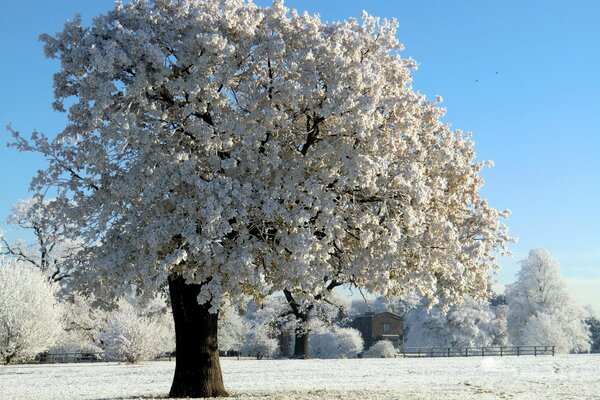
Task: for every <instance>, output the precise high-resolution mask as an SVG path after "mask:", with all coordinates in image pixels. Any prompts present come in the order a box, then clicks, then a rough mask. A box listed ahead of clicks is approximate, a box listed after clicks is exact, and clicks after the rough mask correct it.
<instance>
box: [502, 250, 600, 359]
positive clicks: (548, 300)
mask: <svg viewBox="0 0 600 400" xmlns="http://www.w3.org/2000/svg"><path fill="white" fill-rule="evenodd" d="M506 300H507V304H508V331H509V337H510V340H511V342H512V343H513V344H515V345H536V344H539V345H555V346H557V347H556V351H557V352H570V351H577V352H579V351H587V349H589V331H588V329H587V326H586V324H585V313H584V311H583V309H582V308H581V307H580V306H578V305H577V304H576V303H575V301H574V300H573V298H571V296H570V295H569V293H568V290H567V286H566V284H565V282H564V280H563V279H562V277H561V276H560V266H559V264H558V262H557V261H556V260H555V259H554V258H552V256H551V255H550V253H549V252H548V251H547V250H544V249H535V250H531V251H530V252H529V255H528V257H527V258H526V259H524V260H522V261H521V269H520V270H519V273H518V274H517V281H516V282H515V283H513V284H510V285H508V286H507V287H506Z"/></svg>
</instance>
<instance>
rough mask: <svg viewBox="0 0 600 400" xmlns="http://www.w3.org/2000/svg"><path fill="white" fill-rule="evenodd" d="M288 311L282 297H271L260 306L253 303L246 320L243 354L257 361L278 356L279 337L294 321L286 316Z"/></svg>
mask: <svg viewBox="0 0 600 400" xmlns="http://www.w3.org/2000/svg"><path fill="white" fill-rule="evenodd" d="M287 310H288V307H287V304H286V303H285V300H283V299H282V298H281V297H276V296H269V297H266V298H265V299H263V301H262V302H261V303H260V304H257V303H256V302H251V303H250V304H249V305H248V310H247V313H246V318H245V320H246V322H245V328H246V331H245V335H244V343H243V345H242V347H241V353H242V354H244V355H249V356H252V357H256V358H257V359H262V358H263V357H273V356H275V355H277V354H278V353H279V341H278V340H277V336H278V335H279V334H280V333H281V331H282V330H286V329H289V326H290V325H289V324H292V323H293V321H294V318H293V317H290V316H289V315H288V316H286V315H285V313H286V312H287ZM288 317H290V318H288Z"/></svg>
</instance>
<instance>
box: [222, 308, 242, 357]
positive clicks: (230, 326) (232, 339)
mask: <svg viewBox="0 0 600 400" xmlns="http://www.w3.org/2000/svg"><path fill="white" fill-rule="evenodd" d="M248 330H249V326H248V323H247V321H246V320H245V319H244V317H243V316H242V315H240V312H239V309H238V308H237V307H235V306H232V305H231V304H229V303H226V304H225V305H223V306H222V308H221V312H220V313H219V350H221V351H225V352H227V351H236V352H238V353H239V351H240V350H241V348H242V346H243V344H244V341H245V338H246V333H247V332H248Z"/></svg>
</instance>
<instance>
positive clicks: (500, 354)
mask: <svg viewBox="0 0 600 400" xmlns="http://www.w3.org/2000/svg"><path fill="white" fill-rule="evenodd" d="M503 348H504V347H502V346H500V357H502V349H503Z"/></svg>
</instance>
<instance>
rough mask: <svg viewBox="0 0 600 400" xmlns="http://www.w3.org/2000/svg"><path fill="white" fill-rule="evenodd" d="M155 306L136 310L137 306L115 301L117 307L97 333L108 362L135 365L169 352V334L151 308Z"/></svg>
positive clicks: (170, 334)
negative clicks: (124, 361)
mask: <svg viewBox="0 0 600 400" xmlns="http://www.w3.org/2000/svg"><path fill="white" fill-rule="evenodd" d="M155 305H156V304H152V305H151V306H150V307H148V308H146V309H140V305H139V304H131V303H130V302H128V301H125V300H122V301H120V302H119V308H118V309H117V310H115V311H113V312H112V313H111V314H110V316H109V318H108V320H107V322H106V327H105V328H104V330H103V332H102V334H101V338H102V342H103V344H104V350H105V353H106V357H107V358H108V359H112V360H117V361H120V360H126V361H127V362H129V363H137V362H139V361H146V360H152V359H153V358H155V357H156V356H158V355H160V354H162V353H165V352H170V351H171V350H172V349H173V336H172V335H173V331H172V330H171V329H169V326H168V325H167V324H166V322H167V321H166V320H165V318H163V316H162V315H161V314H157V310H156V308H154V309H153V307H152V306H155Z"/></svg>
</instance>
